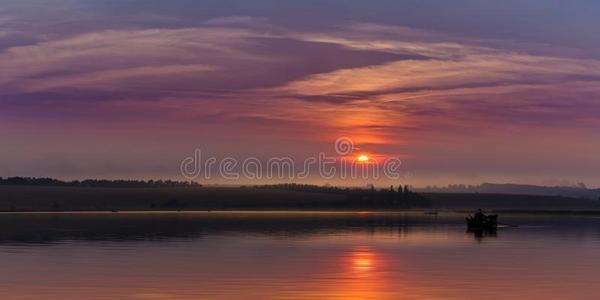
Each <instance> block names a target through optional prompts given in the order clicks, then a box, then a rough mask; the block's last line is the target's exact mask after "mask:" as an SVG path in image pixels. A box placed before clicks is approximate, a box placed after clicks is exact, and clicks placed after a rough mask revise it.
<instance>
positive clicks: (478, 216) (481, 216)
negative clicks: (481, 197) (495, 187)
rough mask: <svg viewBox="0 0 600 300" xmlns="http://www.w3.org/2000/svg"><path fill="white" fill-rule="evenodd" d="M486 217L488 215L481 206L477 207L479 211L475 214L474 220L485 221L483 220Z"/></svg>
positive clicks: (477, 221)
mask: <svg viewBox="0 0 600 300" xmlns="http://www.w3.org/2000/svg"><path fill="white" fill-rule="evenodd" d="M485 219H486V215H485V214H484V213H483V211H482V210H481V208H479V209H477V212H476V213H475V215H474V216H473V221H475V222H476V223H483V221H484V220H485Z"/></svg>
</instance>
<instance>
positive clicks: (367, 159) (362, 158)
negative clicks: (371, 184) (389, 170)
mask: <svg viewBox="0 0 600 300" xmlns="http://www.w3.org/2000/svg"><path fill="white" fill-rule="evenodd" d="M356 160H358V161H359V162H367V161H369V157H368V156H366V155H364V154H363V155H361V156H359V157H358V158H357V159H356Z"/></svg>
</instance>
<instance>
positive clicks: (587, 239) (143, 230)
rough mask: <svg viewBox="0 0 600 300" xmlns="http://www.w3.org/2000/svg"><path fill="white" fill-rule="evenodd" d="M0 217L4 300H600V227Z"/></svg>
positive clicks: (575, 220)
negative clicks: (489, 228) (477, 228)
mask: <svg viewBox="0 0 600 300" xmlns="http://www.w3.org/2000/svg"><path fill="white" fill-rule="evenodd" d="M500 221H501V222H504V223H507V224H514V225H518V227H507V228H499V229H498V231H497V232H495V233H489V232H488V233H481V232H480V233H473V232H467V231H466V228H465V225H464V215H463V214H454V213H440V214H439V215H437V216H433V215H424V214H423V213H417V212H414V213H366V212H362V213H331V212H311V213H300V212H298V213H289V212H288V213H276V212H256V213H247V212H198V213H190V212H183V213H122V212H120V213H47V214H0V299H10V300H12V299H46V300H48V299H49V300H54V299H173V300H175V299H177V300H181V299H232V300H233V299H235V300H237V299H239V300H249V299H344V300H347V299H377V300H381V299H599V298H600V284H598V283H599V282H600V218H599V217H596V216H569V215H543V216H542V215H540V216H534V215H511V216H508V215H501V216H500Z"/></svg>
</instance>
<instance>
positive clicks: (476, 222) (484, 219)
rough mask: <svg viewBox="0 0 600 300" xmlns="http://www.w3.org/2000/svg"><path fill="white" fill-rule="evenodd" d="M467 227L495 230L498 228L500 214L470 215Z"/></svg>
mask: <svg viewBox="0 0 600 300" xmlns="http://www.w3.org/2000/svg"><path fill="white" fill-rule="evenodd" d="M466 220H467V227H468V229H483V230H495V229H496V228H498V215H484V214H482V213H481V215H479V216H477V214H476V215H475V216H468V217H467V218H466Z"/></svg>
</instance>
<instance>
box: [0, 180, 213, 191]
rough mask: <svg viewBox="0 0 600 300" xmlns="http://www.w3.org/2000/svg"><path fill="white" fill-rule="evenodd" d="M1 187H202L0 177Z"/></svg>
mask: <svg viewBox="0 0 600 300" xmlns="http://www.w3.org/2000/svg"><path fill="white" fill-rule="evenodd" d="M0 185H16V186H61V187H103V188H160V187H201V186H202V185H201V184H199V183H197V182H193V181H173V180H123V179H117V180H107V179H85V180H73V181H62V180H58V179H54V178H36V177H8V178H2V177H0Z"/></svg>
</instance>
